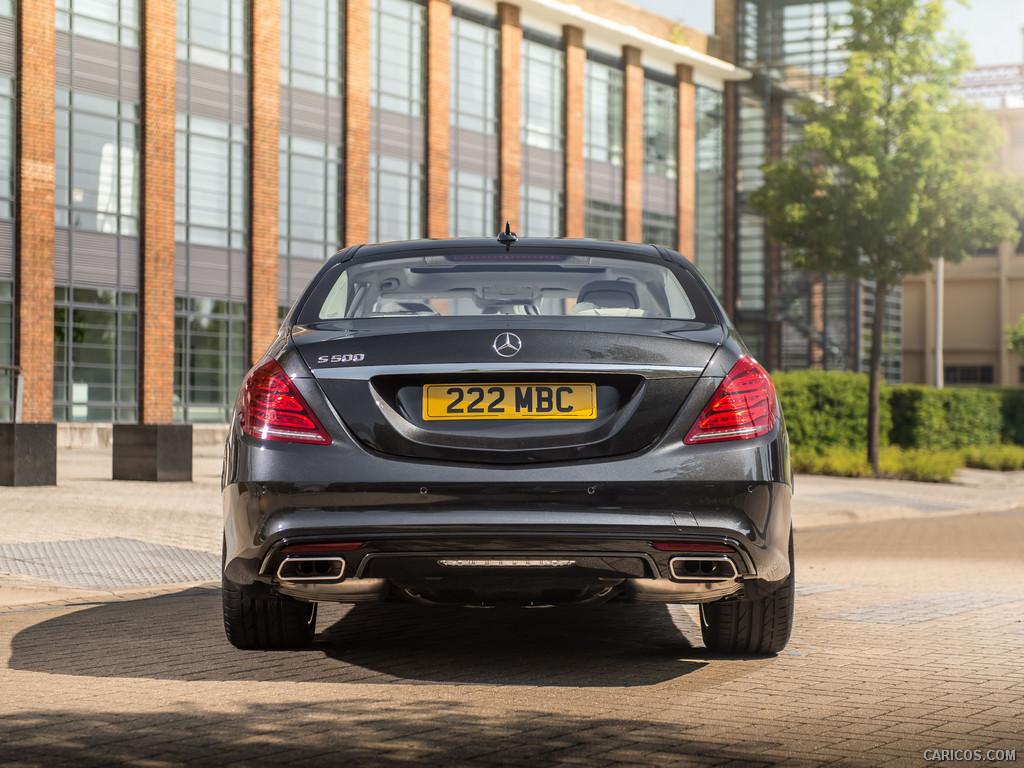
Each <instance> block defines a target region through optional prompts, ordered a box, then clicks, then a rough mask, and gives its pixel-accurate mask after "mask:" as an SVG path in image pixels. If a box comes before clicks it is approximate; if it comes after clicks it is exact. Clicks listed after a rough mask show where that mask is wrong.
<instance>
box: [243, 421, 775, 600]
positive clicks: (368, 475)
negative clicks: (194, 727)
mask: <svg viewBox="0 0 1024 768" xmlns="http://www.w3.org/2000/svg"><path fill="white" fill-rule="evenodd" d="M325 477H327V478H330V480H329V481H327V482H325V480H324V478H325ZM791 497H792V482H791V469H790V465H789V454H788V445H787V442H786V438H785V432H784V430H782V429H781V425H780V426H779V427H777V428H776V429H775V430H773V432H772V433H770V434H769V435H766V436H765V437H763V438H757V439H753V440H742V441H733V442H727V443H714V444H708V445H702V446H685V447H684V446H683V445H682V444H681V440H679V441H676V440H675V439H669V438H668V437H667V436H666V439H664V440H663V441H662V442H661V443H660V444H659V445H658V446H655V447H654V448H653V449H651V450H648V451H646V452H644V453H641V454H636V455H632V456H622V457H614V458H610V459H606V460H599V461H578V462H571V463H570V462H563V463H557V464H555V463H552V464H542V465H512V466H508V465H506V466H495V465H469V464H456V463H443V462H429V461H423V460H407V459H401V458H397V457H390V456H385V455H382V454H379V453H371V452H368V451H366V450H365V449H363V448H361V447H357V446H356V445H354V444H353V443H352V442H350V441H347V440H346V441H342V440H338V441H336V442H335V443H334V444H332V445H330V446H306V445H295V444H274V443H265V442H259V441H254V440H251V439H249V438H247V437H243V436H241V435H240V434H238V432H237V430H236V432H235V433H234V434H233V435H232V436H231V437H230V439H229V442H228V450H227V458H226V461H225V475H224V492H223V504H224V515H225V547H226V562H225V575H226V576H227V578H229V579H230V580H231V581H233V582H235V583H237V584H240V585H252V588H253V589H254V590H261V589H267V590H270V591H273V592H278V593H281V594H289V595H291V596H293V597H299V598H301V599H308V600H336V601H341V602H356V601H359V600H369V599H378V598H380V597H383V596H385V595H386V594H387V593H388V591H389V590H390V589H391V588H393V587H394V586H399V587H403V588H404V587H411V588H417V586H418V585H423V584H425V583H428V582H431V581H437V580H439V579H440V580H444V582H445V583H446V584H451V585H453V586H454V588H460V587H461V586H466V585H468V586H469V587H473V588H477V587H479V585H481V584H484V585H485V586H486V587H487V588H488V589H489V590H490V591H491V592H493V593H494V594H498V595H501V594H505V593H506V592H509V593H514V592H516V591H521V592H523V593H524V594H526V593H529V592H530V590H534V591H536V590H538V589H539V590H541V591H543V590H544V588H546V587H547V586H549V585H555V586H556V587H558V586H562V587H565V588H566V589H571V588H575V587H579V588H580V589H581V590H582V592H581V594H589V593H590V592H594V593H595V594H596V593H597V592H600V591H601V590H600V585H602V584H604V585H614V586H615V590H616V591H617V593H619V594H622V595H625V596H627V597H630V598H632V599H636V600H645V601H656V602H702V601H706V600H714V599H720V598H722V597H725V596H728V595H733V594H735V595H743V596H751V597H753V596H757V595H761V594H764V593H766V592H770V591H772V590H773V589H774V588H775V586H777V585H778V584H779V583H781V582H782V581H783V580H784V579H785V578H786V576H788V575H789V553H788V545H789V535H790V529H791ZM332 542H333V543H343V544H353V543H354V544H358V545H359V546H358V548H355V549H352V550H351V551H339V552H329V551H328V552H325V551H324V550H322V549H321V550H319V552H318V554H320V555H322V556H323V557H325V558H336V559H340V561H341V563H340V571H341V572H340V574H339V573H337V567H336V566H338V565H339V564H338V563H337V562H332V563H331V564H330V567H329V568H328V569H327V570H326V571H325V572H324V573H322V574H319V575H322V576H325V577H326V578H318V577H317V576H318V575H317V574H315V573H313V572H312V571H309V573H311V574H312V575H313V576H314V578H311V579H304V578H298V579H296V578H294V575H295V573H296V571H295V570H294V569H293V568H290V569H288V570H286V571H285V572H281V570H280V568H281V564H282V563H283V562H284V561H285V560H286V559H287V557H288V556H289V553H288V552H287V551H285V548H286V547H289V546H292V545H296V544H330V543H332ZM654 542H662V543H664V542H677V543H680V542H682V543H685V542H689V543H693V544H696V545H702V546H704V545H708V544H719V545H728V548H729V550H728V551H729V552H730V553H731V554H727V557H726V559H727V560H728V561H729V563H730V565H728V566H725V565H723V566H722V567H723V569H725V570H724V572H725V573H727V575H728V576H729V578H728V579H718V578H717V576H716V577H715V578H708V579H694V578H686V573H685V572H684V569H681V568H680V567H677V568H676V569H675V572H674V571H673V565H672V560H673V558H674V557H680V556H684V555H687V556H690V557H700V556H702V555H704V554H706V546H704V551H702V550H701V548H700V547H698V548H697V550H696V551H691V552H687V551H685V549H681V550H678V551H675V552H672V551H664V550H661V549H658V548H656V547H655V546H654V545H653V544H654ZM307 549H308V547H307ZM300 550H301V548H300ZM300 554H301V553H300ZM717 554H723V553H717ZM293 556H298V555H293ZM302 556H305V554H302ZM503 558H504V559H511V560H525V561H530V560H538V561H542V562H540V563H538V564H530V565H521V564H511V565H507V566H501V565H500V564H499V565H493V564H490V563H487V564H480V565H477V566H474V565H472V564H470V565H444V564H440V563H439V561H441V560H455V561H458V560H468V561H473V560H501V559H503ZM553 560H572V561H574V562H573V563H572V565H551V564H550V561H553ZM326 567H327V566H325V568H326ZM732 570H735V574H734V575H733V574H732ZM289 574H290V575H291V576H292V578H288V576H289ZM691 575H692V574H691ZM726 582H728V583H726ZM581 585H582V586H581ZM587 585H589V586H587Z"/></svg>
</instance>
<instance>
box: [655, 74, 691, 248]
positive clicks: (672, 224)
mask: <svg viewBox="0 0 1024 768" xmlns="http://www.w3.org/2000/svg"><path fill="white" fill-rule="evenodd" d="M678 114H679V90H678V87H677V86H676V83H675V80H674V79H673V78H672V77H669V76H668V75H660V74H658V73H654V72H648V73H647V74H646V76H645V77H644V206H643V239H644V242H645V243H657V244H658V245H664V246H667V247H669V248H675V247H676V245H677V240H678V234H679V227H678V223H677V217H678V203H677V201H678V199H679V197H678V192H679V190H678V182H677V179H678V176H679V161H678V157H677V155H678V153H679V149H678V147H679V141H678V136H679V129H678ZM686 255H687V256H689V257H691V258H693V254H692V253H688V254H686Z"/></svg>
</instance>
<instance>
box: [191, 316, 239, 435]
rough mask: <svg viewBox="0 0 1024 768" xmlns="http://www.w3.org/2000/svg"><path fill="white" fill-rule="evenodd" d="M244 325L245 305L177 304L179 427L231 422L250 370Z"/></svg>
mask: <svg viewBox="0 0 1024 768" xmlns="http://www.w3.org/2000/svg"><path fill="white" fill-rule="evenodd" d="M246 324H247V321H246V305H245V303H244V302H239V301H221V300H217V299H210V298H189V299H186V298H184V297H180V296H179V297H177V298H175V300H174V420H175V421H189V422H223V421H229V420H230V418H231V408H232V405H233V403H234V399H235V395H236V394H237V393H238V388H239V386H241V383H242V377H243V376H244V375H245V371H246V368H247V365H246Z"/></svg>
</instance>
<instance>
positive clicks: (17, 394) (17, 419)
mask: <svg viewBox="0 0 1024 768" xmlns="http://www.w3.org/2000/svg"><path fill="white" fill-rule="evenodd" d="M0 371H11V372H12V373H14V374H16V375H17V378H16V379H15V384H14V423H15V424H20V423H21V401H22V398H23V396H24V394H25V374H23V373H22V372H21V368H20V367H19V366H17V365H0Z"/></svg>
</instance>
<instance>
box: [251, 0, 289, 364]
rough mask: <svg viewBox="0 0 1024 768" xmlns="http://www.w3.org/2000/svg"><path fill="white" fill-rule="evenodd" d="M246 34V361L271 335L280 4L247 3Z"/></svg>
mask: <svg viewBox="0 0 1024 768" xmlns="http://www.w3.org/2000/svg"><path fill="white" fill-rule="evenodd" d="M250 30H251V31H250V35H249V41H250V42H249V45H250V50H249V179H250V181H249V362H250V363H255V362H256V361H257V360H258V359H259V358H260V357H261V356H262V355H263V353H264V352H265V351H266V349H267V346H268V345H269V344H270V342H271V341H272V340H273V339H274V336H275V335H276V334H277V329H278V322H277V293H278V285H277V270H278V260H279V259H278V245H277V217H278V210H277V195H278V185H279V183H280V182H279V180H278V163H279V159H280V149H279V145H278V134H279V130H280V126H279V123H280V117H281V90H280V89H281V86H280V77H281V3H280V0H252V20H251V24H250Z"/></svg>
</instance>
